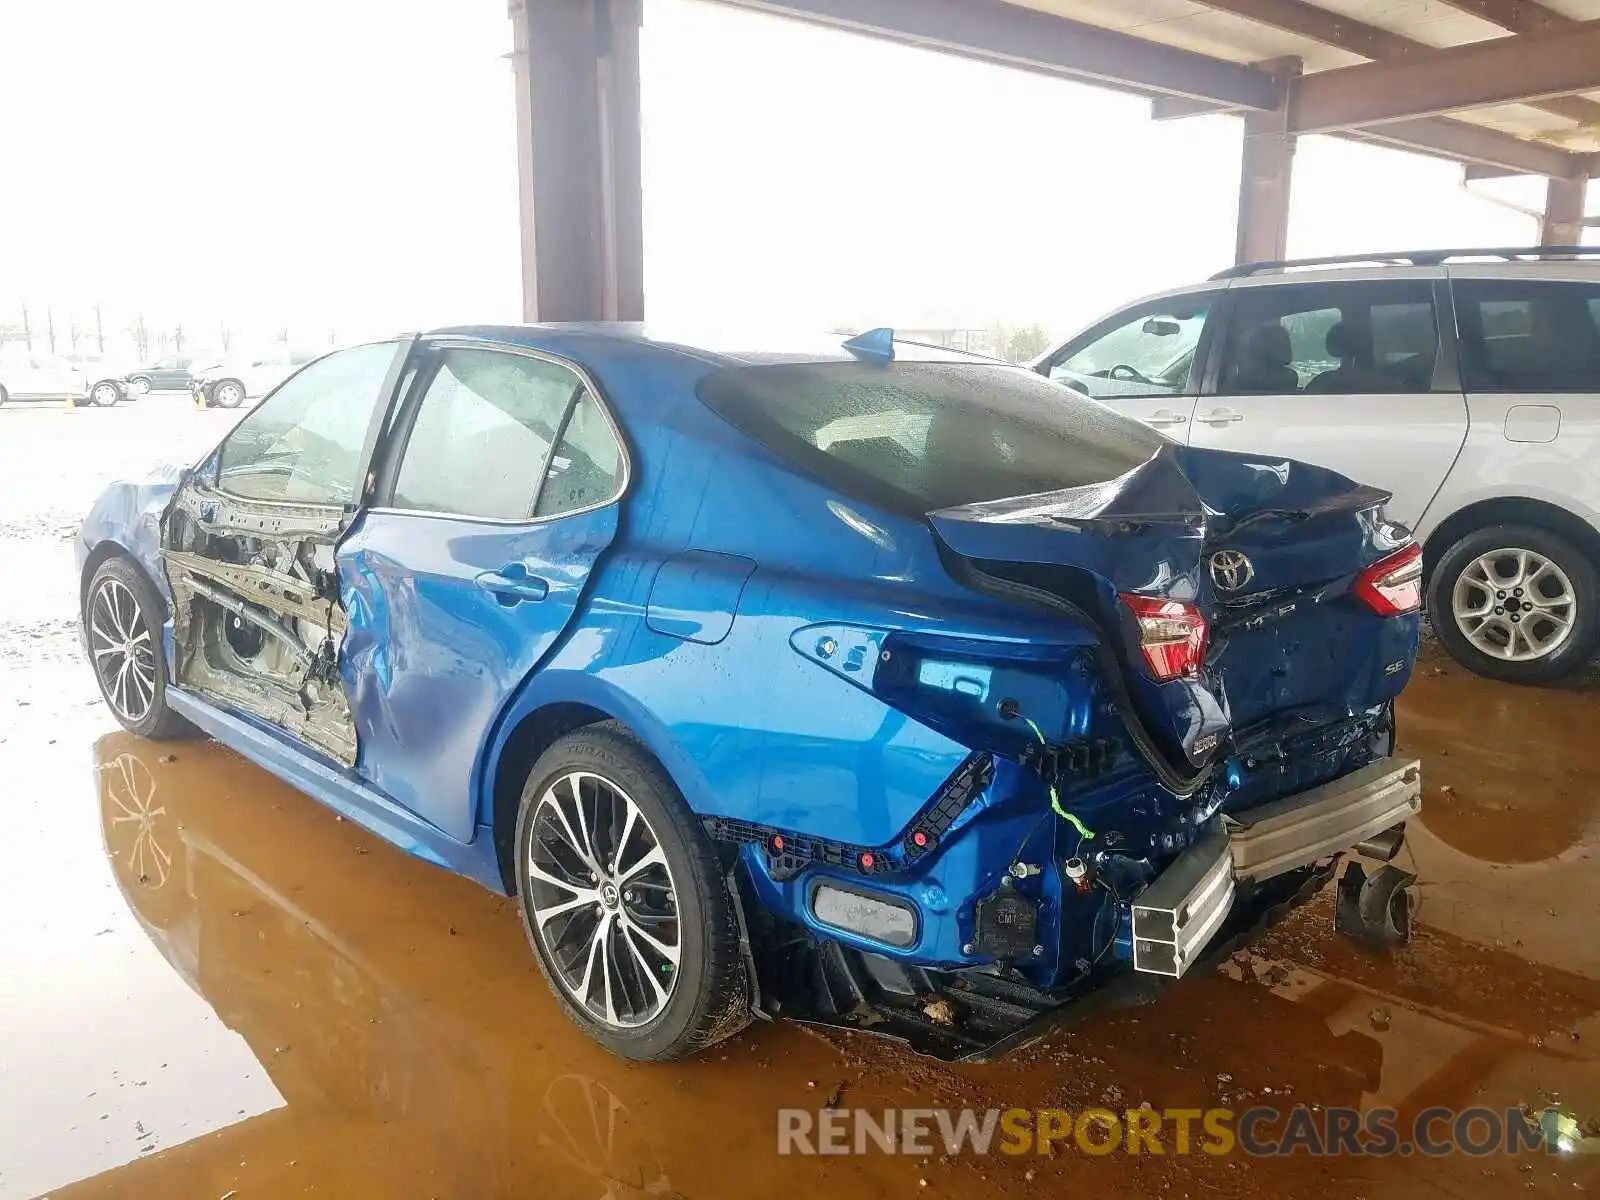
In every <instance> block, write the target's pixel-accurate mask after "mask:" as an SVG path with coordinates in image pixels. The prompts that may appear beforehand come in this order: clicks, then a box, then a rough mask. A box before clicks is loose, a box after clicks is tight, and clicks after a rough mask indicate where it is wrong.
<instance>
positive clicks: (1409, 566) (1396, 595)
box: [1350, 542, 1422, 617]
mask: <svg viewBox="0 0 1600 1200" xmlns="http://www.w3.org/2000/svg"><path fill="white" fill-rule="evenodd" d="M1350 590H1351V592H1352V593H1354V595H1355V597H1356V599H1357V600H1360V601H1361V603H1363V604H1365V605H1366V606H1367V607H1368V608H1370V609H1371V610H1372V611H1373V612H1375V613H1377V614H1378V615H1379V616H1380V617H1403V616H1405V615H1406V614H1407V613H1414V612H1416V611H1417V610H1418V609H1419V608H1421V607H1422V547H1421V546H1418V545H1417V544H1416V543H1415V542H1413V543H1412V544H1411V545H1409V546H1407V547H1406V548H1405V549H1404V550H1397V551H1395V552H1394V553H1393V554H1389V555H1385V556H1384V557H1383V558H1380V559H1379V560H1378V561H1377V562H1375V563H1373V564H1372V565H1371V566H1370V567H1368V568H1367V569H1366V570H1364V571H1362V572H1361V574H1359V575H1357V576H1356V581H1355V583H1353V584H1351V586H1350Z"/></svg>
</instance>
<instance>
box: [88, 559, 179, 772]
mask: <svg viewBox="0 0 1600 1200" xmlns="http://www.w3.org/2000/svg"><path fill="white" fill-rule="evenodd" d="M161 613H162V606H161V599H160V597H159V596H157V595H156V590H155V588H154V587H152V586H151V584H150V581H149V579H147V578H146V577H145V574H144V572H143V571H141V570H140V569H139V568H138V566H137V565H136V564H135V563H134V562H133V560H132V559H130V558H125V557H123V556H122V555H117V556H115V557H112V558H108V559H106V561H105V562H103V563H101V564H100V566H99V568H98V569H97V570H96V571H95V573H94V575H93V577H92V578H91V579H90V580H89V586H88V587H87V588H86V589H85V590H84V602H83V614H82V619H83V629H84V644H85V646H86V648H87V651H88V654H89V665H90V668H91V669H92V670H93V671H94V677H95V681H96V682H97V683H99V685H100V695H101V696H102V697H103V698H104V699H105V702H106V705H107V707H109V708H110V709H111V715H112V716H114V717H115V718H116V719H117V723H118V724H119V725H121V726H122V727H123V728H124V729H126V730H127V731H128V732H129V733H136V734H138V735H139V736H140V737H147V738H154V739H156V740H158V741H165V740H169V739H172V738H179V737H184V736H187V735H190V734H192V733H193V732H194V726H192V725H190V724H189V722H188V721H186V720H184V719H183V718H182V717H180V716H179V715H178V714H177V713H175V712H173V711H172V710H171V709H170V708H168V707H167V664H166V663H165V661H163V657H162V651H161V623H162V621H161ZM119 639H120V640H119ZM128 639H131V640H132V641H133V642H134V643H135V648H134V652H133V657H134V662H133V665H132V666H130V667H129V668H128V670H127V671H123V670H122V667H121V664H122V663H124V662H126V661H127V656H126V655H125V654H124V655H119V654H118V653H117V651H118V649H120V647H121V646H123V645H126V644H127V641H128ZM145 648H147V649H148V651H149V653H148V654H146V653H143V652H142V651H143V649H145Z"/></svg>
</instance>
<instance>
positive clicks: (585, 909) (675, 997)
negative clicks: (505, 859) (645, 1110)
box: [516, 722, 750, 1061]
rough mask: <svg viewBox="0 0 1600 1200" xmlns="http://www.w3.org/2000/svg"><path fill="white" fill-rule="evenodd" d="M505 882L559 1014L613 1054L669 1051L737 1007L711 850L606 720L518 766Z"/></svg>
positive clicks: (741, 993) (715, 1029)
mask: <svg viewBox="0 0 1600 1200" xmlns="http://www.w3.org/2000/svg"><path fill="white" fill-rule="evenodd" d="M516 856H517V861H516V871H517V891H518V895H519V898H520V900H521V907H522V917H523V925H524V928H525V929H526V931H527V935H528V941H529V942H530V943H531V944H532V946H533V951H534V955H535V956H536V957H537V958H538V960H539V967H540V970H542V971H543V972H544V976H545V979H546V981H548V983H549V984H550V988H551V990H552V991H553V992H554V993H555V994H556V998H557V1000H559V1001H560V1003H561V1007H562V1008H563V1009H564V1010H565V1011H566V1014H567V1016H568V1017H569V1018H570V1019H571V1020H572V1021H573V1023H574V1024H576V1025H577V1026H578V1027H579V1028H580V1029H582V1030H583V1031H584V1032H585V1033H587V1034H588V1035H589V1036H590V1037H591V1038H593V1039H594V1040H595V1041H597V1042H599V1043H600V1044H601V1045H602V1046H604V1047H605V1048H606V1049H608V1050H610V1051H611V1052H612V1053H613V1054H617V1055H620V1056H621V1057H623V1058H631V1059H637V1060H641V1061H651V1060H662V1059H672V1058H681V1057H683V1056H684V1055H687V1054H692V1053H694V1052H695V1051H697V1050H702V1049H704V1048H705V1047H707V1046H710V1045H712V1044H714V1043H716V1042H718V1041H720V1040H722V1039H723V1038H725V1037H727V1036H729V1035H730V1034H732V1033H735V1032H737V1031H738V1030H739V1029H741V1028H743V1026H744V1025H745V1023H746V1022H747V1021H748V1020H749V1018H750V1008H749V997H748V993H747V985H746V979H745V967H744V961H743V958H742V956H741V953H740V950H739V936H738V927H737V923H736V921H735V918H734V913H733V901H732V900H731V899H730V898H729V896H728V892H727V889H726V886H725V884H724V880H723V874H722V870H721V867H720V864H719V863H718V861H717V856H716V854H715V853H714V852H713V850H712V848H711V845H710V843H709V841H708V840H707V838H706V835H705V833H704V831H703V830H702V829H701V828H700V827H699V823H698V821H696V819H695V817H694V815H693V814H692V813H691V812H690V811H689V807H688V805H687V804H686V803H685V802H684V799H683V796H682V795H681V794H680V793H679V792H678V789H677V788H676V787H675V786H674V785H673V783H672V780H671V779H669V778H668V777H667V774H666V772H665V771H664V770H663V769H662V768H661V765H660V764H659V763H658V762H656V760H655V758H654V757H653V756H652V755H651V754H650V752H649V751H648V750H647V749H645V747H644V745H643V743H641V742H640V741H639V740H638V739H637V738H636V737H635V736H634V735H633V734H632V733H631V732H629V731H628V730H627V729H625V728H624V727H623V726H621V725H619V724H617V723H615V722H605V723H603V724H599V725H591V726H588V727H586V728H584V729H580V730H578V731H577V732H576V733H572V734H569V735H568V736H567V737H564V738H562V739H561V740H560V741H558V742H556V743H555V744H554V745H553V746H551V747H550V749H549V750H547V751H545V753H544V754H543V755H541V756H540V758H539V761H538V762H537V763H535V764H534V767H533V770H532V771H531V772H530V773H529V775H528V781H527V785H526V786H525V787H524V788H523V791H522V800H521V807H520V809H519V812H518V817H517V838H516Z"/></svg>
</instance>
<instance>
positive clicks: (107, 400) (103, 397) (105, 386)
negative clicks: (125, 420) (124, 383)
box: [89, 380, 122, 408]
mask: <svg viewBox="0 0 1600 1200" xmlns="http://www.w3.org/2000/svg"><path fill="white" fill-rule="evenodd" d="M120 399H122V393H120V392H119V391H117V385H116V384H114V383H107V382H105V381H104V380H102V381H101V382H99V383H97V384H95V385H94V387H93V388H91V389H90V390H89V400H90V401H91V403H93V404H94V405H95V406H96V407H99V408H110V407H111V406H112V405H113V404H115V403H116V402H117V401H118V400H120Z"/></svg>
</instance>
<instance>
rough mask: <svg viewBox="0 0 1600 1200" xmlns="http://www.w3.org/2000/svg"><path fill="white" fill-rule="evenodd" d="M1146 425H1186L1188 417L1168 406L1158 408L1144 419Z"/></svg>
mask: <svg viewBox="0 0 1600 1200" xmlns="http://www.w3.org/2000/svg"><path fill="white" fill-rule="evenodd" d="M1144 423H1145V424H1146V425H1187V424H1188V423H1189V418H1188V417H1186V416H1184V415H1183V414H1182V413H1176V412H1173V411H1172V410H1171V409H1170V408H1158V409H1156V410H1155V412H1153V413H1151V414H1150V415H1149V416H1148V417H1146V418H1145V419H1144Z"/></svg>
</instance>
